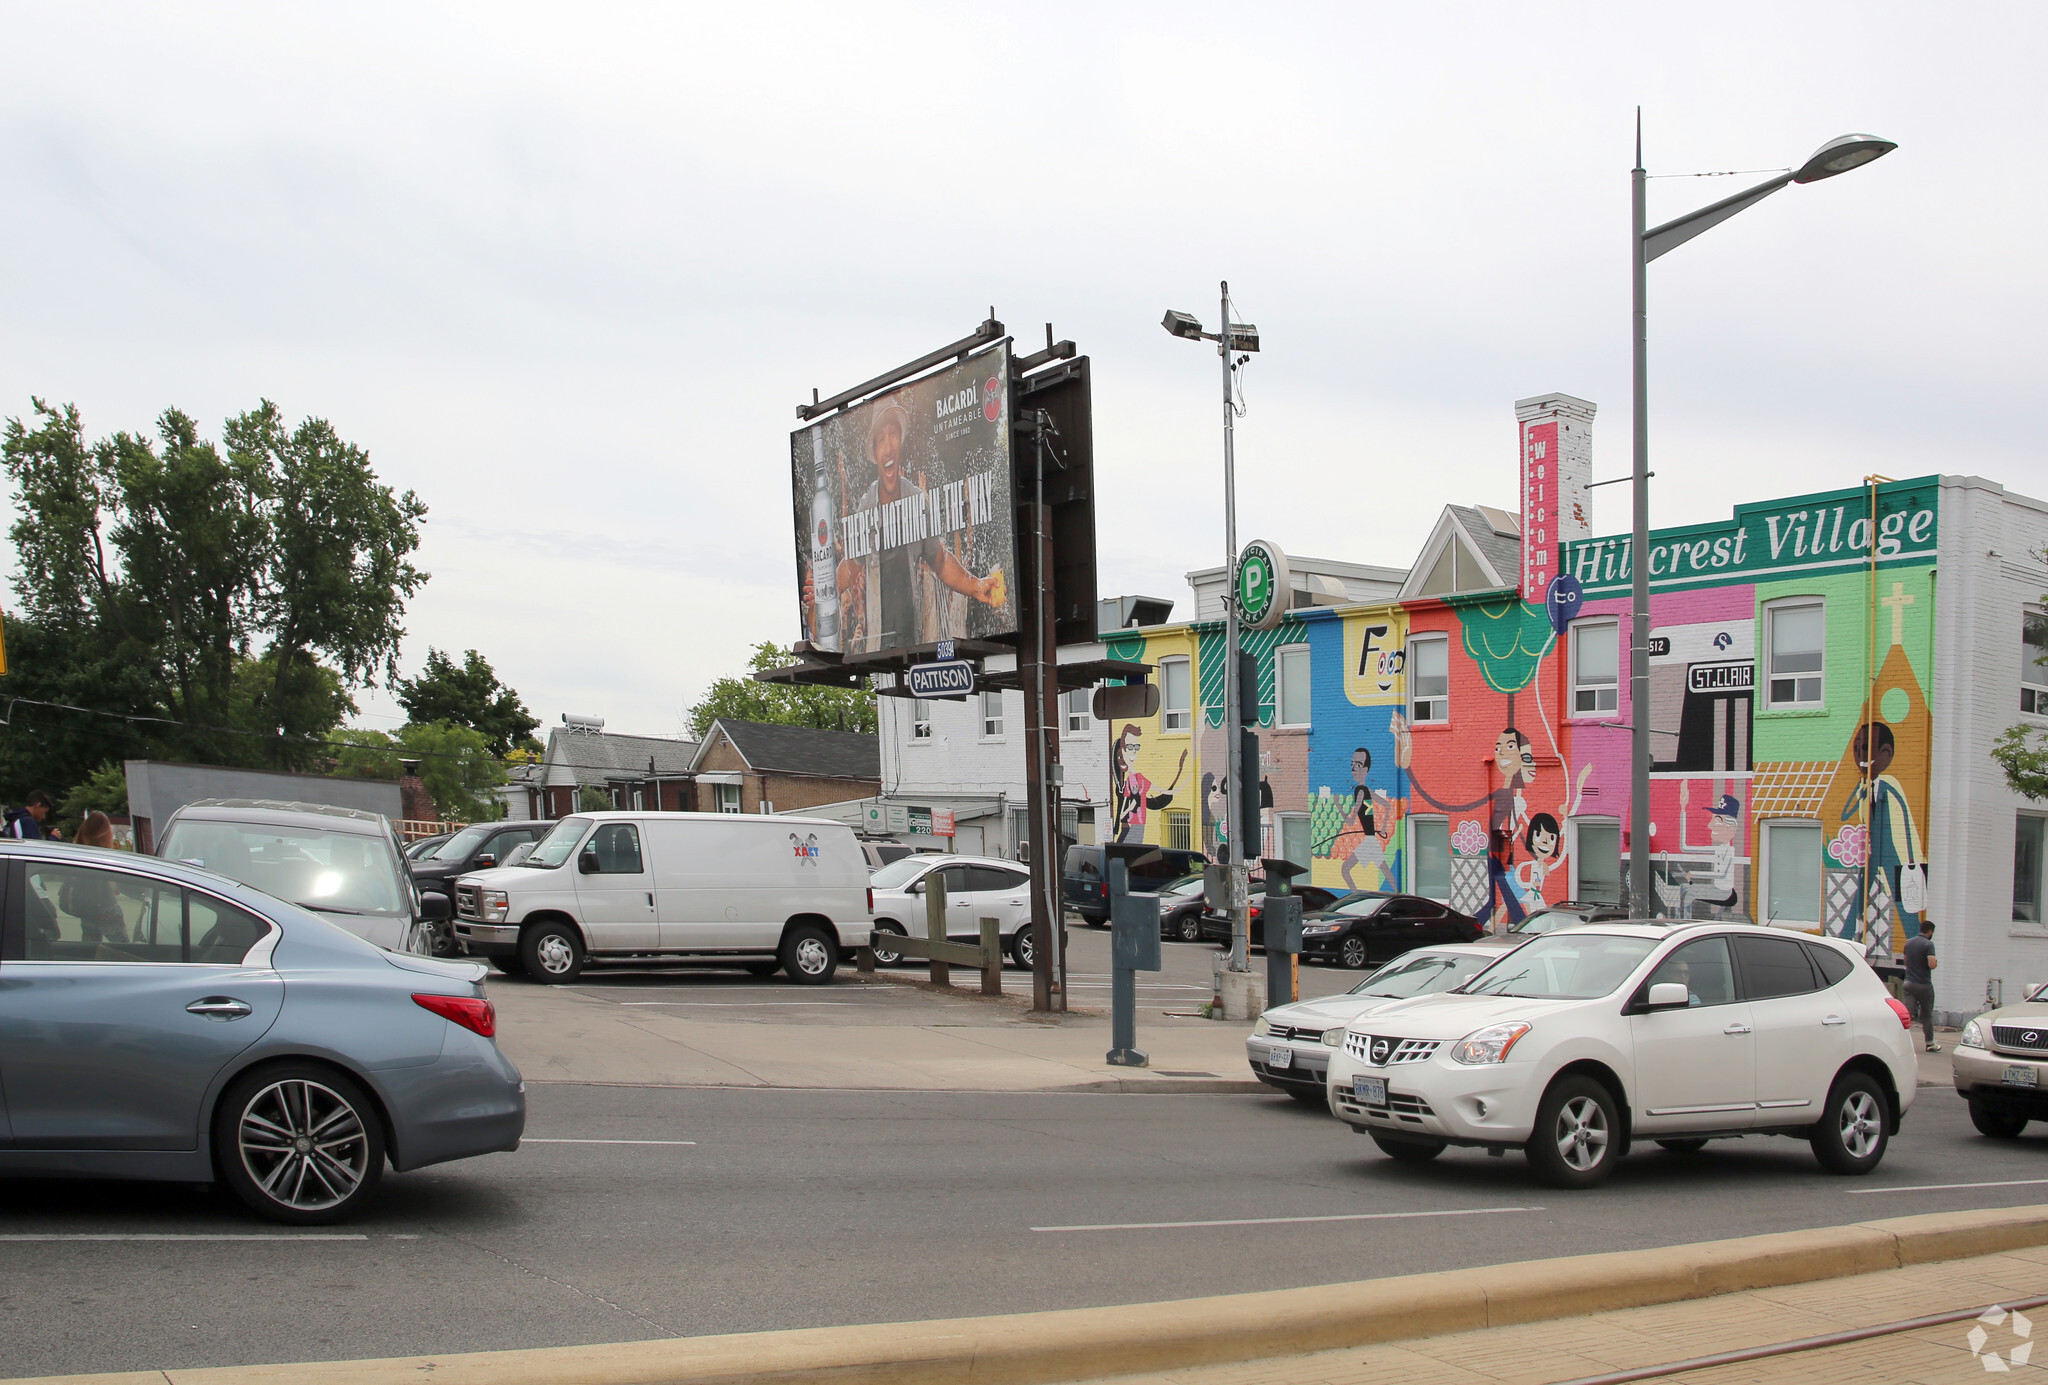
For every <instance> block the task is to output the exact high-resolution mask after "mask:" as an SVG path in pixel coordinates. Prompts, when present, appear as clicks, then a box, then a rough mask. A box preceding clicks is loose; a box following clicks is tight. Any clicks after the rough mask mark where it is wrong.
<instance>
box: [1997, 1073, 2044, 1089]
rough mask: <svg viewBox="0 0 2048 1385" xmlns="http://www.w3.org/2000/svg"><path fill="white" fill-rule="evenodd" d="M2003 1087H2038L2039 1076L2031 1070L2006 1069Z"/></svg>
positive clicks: (2039, 1083) (2039, 1082)
mask: <svg viewBox="0 0 2048 1385" xmlns="http://www.w3.org/2000/svg"><path fill="white" fill-rule="evenodd" d="M2005 1085H2006V1086H2008V1087H2038V1086H2040V1085H2041V1075H2040V1073H2039V1072H2037V1071H2036V1070H2035V1069H2033V1068H2007V1069H2006V1070H2005Z"/></svg>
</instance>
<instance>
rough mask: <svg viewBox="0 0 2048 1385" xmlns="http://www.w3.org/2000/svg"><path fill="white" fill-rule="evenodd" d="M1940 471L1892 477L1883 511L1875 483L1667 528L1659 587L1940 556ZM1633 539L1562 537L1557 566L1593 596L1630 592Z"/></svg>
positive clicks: (1656, 555) (1658, 541) (1656, 556)
mask: <svg viewBox="0 0 2048 1385" xmlns="http://www.w3.org/2000/svg"><path fill="white" fill-rule="evenodd" d="M1940 496H1941V485H1940V479H1939V478H1938V477H1934V476H1924V477H1921V478H1920V479H1919V480H1916V481H1887V482H1884V483H1883V484H1881V485H1879V486H1878V487H1877V497H1876V500H1877V503H1876V509H1875V515H1874V516H1873V513H1872V506H1871V492H1870V491H1869V490H1868V489H1867V488H1863V487H1858V488H1857V489H1854V490H1841V491H1827V492H1825V493H1823V494H1820V495H1802V496H1799V497H1797V498H1795V499H1792V500H1774V501H1771V502H1769V503H1767V504H1762V505H1738V506H1736V507H1735V518H1734V519H1732V520H1727V521H1723V522H1721V523H1718V524H1694V525H1688V526H1686V527H1685V528H1682V529H1660V530H1656V531H1654V532H1653V533H1651V535H1650V585H1651V586H1652V587H1653V588H1656V589H1658V590H1660V591H1670V590H1676V589H1682V588H1686V587H1710V586H1721V585H1724V584H1726V583H1728V582H1740V581H1752V582H1761V581H1773V580H1776V579H1777V578H1780V577H1789V576H1792V575H1793V574H1795V573H1801V572H1840V571H1845V570H1847V569H1851V568H1859V567H1864V566H1867V565H1868V564H1869V562H1870V555H1871V544H1872V543H1873V542H1875V543H1876V545H1877V565H1878V566H1879V567H1891V566H1895V565H1897V564H1899V563H1911V562H1920V563H1925V562H1932V561H1933V559H1934V544H1935V514H1936V510H1937V508H1938V507H1939V503H1940ZM1633 547H1634V545H1633V544H1632V543H1631V542H1630V541H1629V537H1628V535H1626V534H1621V535H1614V536H1610V537H1608V538H1601V539H1582V540H1580V541H1579V542H1577V543H1568V544H1565V545H1563V552H1562V553H1561V555H1560V559H1559V563H1558V571H1559V572H1565V573H1570V574H1571V575H1572V576H1573V577H1576V578H1578V579H1579V581H1580V582H1581V583H1582V584H1583V585H1584V586H1585V588H1586V595H1588V596H1595V595H1599V596H1607V595H1614V594H1617V593H1623V592H1626V591H1627V590H1628V587H1629V581H1630V578H1631V576H1632V570H1631V567H1630V563H1631V560H1632V557H1633V554H1632V553H1631V551H1630V550H1631V549H1632V548H1633Z"/></svg>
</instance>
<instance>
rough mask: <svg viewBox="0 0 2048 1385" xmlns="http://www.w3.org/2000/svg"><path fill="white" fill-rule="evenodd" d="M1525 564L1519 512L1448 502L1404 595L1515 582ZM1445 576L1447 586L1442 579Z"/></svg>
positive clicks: (1497, 586)
mask: <svg viewBox="0 0 2048 1385" xmlns="http://www.w3.org/2000/svg"><path fill="white" fill-rule="evenodd" d="M1521 563H1522V535H1521V516H1519V515H1514V514H1510V513H1508V512H1507V511H1505V510H1496V509H1494V508H1493V507H1492V506H1490V505H1481V506H1473V505H1446V506H1444V512H1443V514H1442V515H1440V516H1439V517H1438V518H1437V522H1436V527H1435V528H1434V529H1432V530H1430V532H1429V539H1428V541H1427V542H1426V543H1424V544H1423V545H1422V552H1421V554H1420V555H1419V556H1418V557H1417V558H1416V561H1415V566H1414V568H1413V569H1411V570H1410V571H1409V573H1408V580H1407V581H1406V582H1404V583H1402V585H1401V599H1402V600H1403V601H1412V600H1414V599H1415V598H1417V597H1421V596H1443V595H1447V594H1448V593H1449V592H1468V591H1496V590H1499V589H1500V588H1503V587H1512V586H1514V585H1515V581H1516V578H1517V577H1518V576H1519V574H1520V569H1521ZM1446 576H1448V577H1449V578H1450V579H1451V581H1450V585H1449V586H1448V587H1444V586H1443V585H1442V582H1441V581H1440V580H1439V579H1441V578H1443V577H1446Z"/></svg>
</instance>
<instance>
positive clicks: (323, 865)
mask: <svg viewBox="0 0 2048 1385" xmlns="http://www.w3.org/2000/svg"><path fill="white" fill-rule="evenodd" d="M163 854H164V855H165V856H167V857H169V858H170V859H172V860H174V861H189V862H191V863H192V864H193V865H196V866H204V867H205V868H206V869H208V870H212V871H218V872H220V873H221V874H222V875H225V876H227V877H228V878H229V879H231V880H239V881H241V882H242V883H243V884H244V885H253V886H255V887H256V888H257V889H259V890H261V891H263V892H264V893H265V894H270V895H275V896H277V897H278V898H279V899H283V900H288V901H289V902H291V903H293V904H297V905H299V906H300V907H301V908H306V909H315V910H319V911H321V912H323V913H329V914H404V913H409V912H410V911H411V908H412V899H411V896H410V894H409V893H408V892H407V891H406V890H405V889H404V888H402V887H401V886H400V884H399V878H398V860H397V857H396V856H395V855H394V854H393V852H392V849H391V844H390V842H389V841H388V840H387V839H386V838H385V837H383V836H382V835H379V834H376V833H373V832H334V831H329V830H327V829H326V828H321V827H280V826H272V825H268V824H261V823H253V822H220V821H217V820H211V819H205V818H182V819H180V820H179V821H177V822H174V823H172V824H171V830H170V831H169V832H167V833H166V834H165V835H164V846H163Z"/></svg>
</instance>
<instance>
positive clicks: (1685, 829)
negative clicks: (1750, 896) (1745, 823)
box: [1678, 779, 1742, 918]
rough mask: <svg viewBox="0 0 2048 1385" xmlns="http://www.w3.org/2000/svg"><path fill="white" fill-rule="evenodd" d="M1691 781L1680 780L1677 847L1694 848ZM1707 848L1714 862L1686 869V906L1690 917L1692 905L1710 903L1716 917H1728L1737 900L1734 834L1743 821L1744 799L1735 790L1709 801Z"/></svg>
mask: <svg viewBox="0 0 2048 1385" xmlns="http://www.w3.org/2000/svg"><path fill="white" fill-rule="evenodd" d="M1691 807H1692V781H1691V780H1688V779H1681V780H1679V781H1678V848H1679V850H1681V851H1687V852H1690V851H1694V850H1697V849H1698V848H1696V847H1694V846H1693V844H1692V842H1691V840H1690V834H1689V829H1690V827H1691V823H1692V819H1691V818H1690V816H1689V812H1690V810H1691ZM1706 814H1707V841H1708V843H1709V845H1708V848H1707V849H1708V852H1709V853H1710V854H1711V855H1712V857H1713V864H1712V865H1711V866H1709V867H1707V868H1706V869H1705V870H1689V871H1687V872H1686V882H1687V890H1688V899H1687V902H1686V906H1685V909H1684V911H1683V912H1684V914H1685V916H1686V917H1687V918H1690V917H1692V906H1693V905H1695V904H1707V905H1711V906H1713V909H1714V913H1713V915H1712V917H1714V918H1726V917H1727V915H1726V913H1725V912H1723V911H1725V910H1728V909H1732V908H1734V907H1735V905H1736V903H1737V902H1738V896H1737V893H1736V887H1735V856H1736V847H1735V834H1736V829H1737V826H1738V825H1739V824H1740V823H1741V821H1742V803H1741V801H1740V800H1739V799H1737V798H1736V797H1735V795H1734V794H1728V793H1724V794H1722V795H1721V796H1720V797H1719V798H1717V799H1715V800H1714V801H1713V802H1712V803H1710V804H1709V805H1707V808H1706Z"/></svg>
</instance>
